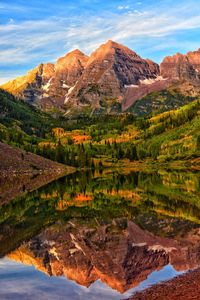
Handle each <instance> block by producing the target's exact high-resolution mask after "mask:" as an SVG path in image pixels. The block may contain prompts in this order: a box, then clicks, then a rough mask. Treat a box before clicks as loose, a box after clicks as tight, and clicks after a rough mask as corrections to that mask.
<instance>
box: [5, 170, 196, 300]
mask: <svg viewBox="0 0 200 300" xmlns="http://www.w3.org/2000/svg"><path fill="white" fill-rule="evenodd" d="M199 179H200V176H199V174H198V173H195V172H191V171H188V172H186V171H184V172H181V171H179V172H178V171H166V170H157V171H154V172H149V171H148V172H146V173H145V172H133V171H130V170H123V171H120V172H119V171H112V170H109V171H106V172H104V173H103V174H98V173H91V172H84V173H76V174H72V175H70V176H67V177H65V178H61V179H59V180H57V181H55V182H52V183H50V184H47V185H45V186H43V187H40V188H39V189H36V190H34V191H30V189H31V188H30V186H31V185H30V183H28V184H27V181H26V182H24V183H25V184H23V182H22V184H21V189H20V190H19V189H17V190H16V189H15V187H14V185H13V184H12V182H11V183H10V184H7V185H5V184H3V182H1V181H0V197H1V202H2V203H4V204H3V205H1V209H0V257H1V259H0V282H1V284H0V299H3V300H4V299H14V300H15V299H72V300H79V299H81V300H82V299H83V300H85V299H89V300H90V299H98V300H100V299H108V300H109V299H127V298H128V297H129V296H131V295H133V294H134V293H135V291H137V290H141V289H145V288H146V287H148V286H150V285H152V284H155V283H158V282H160V281H162V280H166V279H169V278H172V277H174V276H176V275H177V274H181V273H183V272H185V271H187V270H189V269H194V268H196V267H198V266H199V265H200V257H199V248H200V228H199V223H200V186H199ZM32 180H35V178H33V179H32ZM37 180H38V179H37ZM22 181H24V179H23V180H22ZM39 181H40V180H39ZM19 186H20V185H19ZM28 190H29V192H28Z"/></svg>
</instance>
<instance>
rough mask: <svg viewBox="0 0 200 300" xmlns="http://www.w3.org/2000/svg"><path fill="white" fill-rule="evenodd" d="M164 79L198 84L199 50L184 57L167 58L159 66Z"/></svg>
mask: <svg viewBox="0 0 200 300" xmlns="http://www.w3.org/2000/svg"><path fill="white" fill-rule="evenodd" d="M160 71H161V74H162V76H163V77H164V78H169V79H171V80H186V81H190V82H191V81H192V82H194V83H200V49H199V50H197V51H194V52H188V53H187V54H186V55H183V54H180V53H177V54H176V55H174V56H167V57H166V58H165V59H164V60H163V62H162V63H161V65H160Z"/></svg>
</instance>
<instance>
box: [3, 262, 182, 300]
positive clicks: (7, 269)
mask: <svg viewBox="0 0 200 300" xmlns="http://www.w3.org/2000/svg"><path fill="white" fill-rule="evenodd" d="M177 274H180V273H178V272H176V271H175V270H174V268H173V267H172V266H171V265H168V266H165V267H164V268H163V269H162V270H160V271H158V272H157V271H155V272H153V273H152V274H151V275H150V276H149V277H148V279H147V280H145V281H144V282H142V283H141V284H140V285H139V286H138V287H137V288H135V289H131V290H129V291H128V292H126V293H124V294H123V296H122V295H121V294H119V293H118V292H116V291H114V290H112V289H111V288H109V287H108V286H106V285H105V284H103V283H102V282H101V281H96V282H95V283H94V284H92V285H91V286H90V288H86V287H82V286H80V285H78V284H76V283H75V282H73V281H70V280H67V279H66V278H65V277H48V276H46V275H45V274H43V273H42V272H39V271H37V270H35V269H34V267H31V266H24V265H23V264H19V263H15V262H13V261H11V260H9V259H6V258H4V259H1V260H0V283H1V284H0V299H1V300H8V299H9V300H33V299H34V300H35V299H38V300H63V299H67V300H68V299H69V300H112V299H116V300H117V299H122V297H123V298H126V297H127V296H130V295H132V294H133V293H134V291H136V290H141V289H144V288H146V287H147V286H149V285H152V284H155V283H157V282H159V281H162V280H167V279H170V278H172V277H174V276H176V275H177Z"/></svg>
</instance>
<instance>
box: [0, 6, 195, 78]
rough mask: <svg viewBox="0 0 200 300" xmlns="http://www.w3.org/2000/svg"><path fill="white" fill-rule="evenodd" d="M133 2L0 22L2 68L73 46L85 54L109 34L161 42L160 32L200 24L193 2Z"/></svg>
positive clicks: (36, 60) (141, 41) (46, 57)
mask: <svg viewBox="0 0 200 300" xmlns="http://www.w3.org/2000/svg"><path fill="white" fill-rule="evenodd" d="M137 3H138V5H139V9H136V8H131V6H129V5H119V6H118V12H115V13H113V12H106V13H105V12H104V14H102V13H101V14H99V15H95V16H89V15H87V16H86V15H85V14H80V15H79V16H77V15H76V16H70V17H69V16H68V17H60V16H58V17H55V16H53V17H47V18H44V19H39V20H29V21H19V20H18V21H15V20H12V21H10V20H9V21H8V22H7V23H5V24H1V25H0V35H1V46H0V67H1V69H6V66H11V65H13V66H15V68H16V67H17V68H18V69H19V66H20V65H23V67H24V65H27V68H29V67H30V65H31V66H33V65H34V64H37V63H39V62H43V61H44V62H45V61H48V60H51V61H53V60H55V59H56V57H58V56H59V55H62V54H64V53H65V52H67V51H69V50H71V49H73V48H77V47H78V48H80V49H82V50H83V51H85V52H86V53H87V54H89V53H90V52H91V51H93V50H94V49H95V48H96V47H98V46H99V45H100V44H101V43H103V42H105V41H106V40H108V39H113V40H115V41H118V42H121V43H125V44H127V45H128V46H131V47H132V45H134V44H136V43H139V44H140V45H141V47H145V45H146V47H151V46H152V45H151V42H152V44H154V46H155V43H156V42H157V44H158V45H159V44H160V40H161V39H163V38H164V37H166V38H167V37H170V36H173V35H177V34H179V33H181V32H183V31H188V30H194V29H197V28H200V12H199V9H195V5H193V7H192V9H191V7H189V6H188V5H183V3H182V4H180V5H179V6H176V7H174V8H173V7H169V9H168V10H165V9H163V7H161V8H159V7H155V6H154V7H152V8H148V9H145V8H144V7H143V5H141V4H142V2H137ZM197 6H198V5H197ZM142 8H143V10H142ZM147 39H148V41H149V42H148V44H147ZM150 40H151V41H150ZM197 42H198V41H197ZM199 42H200V41H199ZM166 44H167V43H166ZM166 46H167V45H166ZM3 77H5V78H7V76H3ZM3 77H2V78H3ZM1 81H2V79H1Z"/></svg>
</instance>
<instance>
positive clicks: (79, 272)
mask: <svg viewBox="0 0 200 300" xmlns="http://www.w3.org/2000/svg"><path fill="white" fill-rule="evenodd" d="M198 234H199V230H191V231H190V232H189V234H185V235H184V236H183V237H178V239H177V240H173V239H170V238H163V237H159V236H155V235H153V234H152V233H150V232H149V231H147V230H142V229H141V228H140V227H139V226H137V225H136V224H135V223H133V222H132V221H126V220H125V219H120V218H118V219H114V220H113V221H112V222H110V223H107V224H104V225H100V224H99V226H98V227H95V226H94V224H93V226H91V225H90V226H89V224H84V223H82V225H81V224H80V223H78V222H77V220H76V219H72V220H71V221H69V222H68V223H66V224H60V225H59V224H56V225H53V226H51V227H49V228H47V229H46V230H44V231H43V232H41V233H40V234H39V235H37V236H36V237H34V238H32V239H31V240H30V241H28V242H24V243H23V244H22V245H21V246H20V247H19V248H18V249H16V250H14V251H13V252H11V253H9V254H8V257H9V258H10V259H12V260H15V261H17V262H20V263H23V264H27V265H34V266H35V267H36V268H37V269H38V270H40V271H42V272H44V273H46V274H48V275H49V276H63V275H64V276H66V277H67V278H68V279H70V280H74V281H75V282H77V283H78V284H80V285H82V286H86V287H89V286H90V285H91V284H92V283H94V282H95V281H97V280H101V281H102V282H104V283H105V284H107V285H108V286H110V287H111V288H112V289H115V290H117V291H119V292H120V293H124V292H125V291H127V290H129V289H130V288H133V287H136V286H138V285H139V284H140V283H141V282H142V281H144V280H146V279H147V277H148V276H149V275H150V274H151V273H152V272H154V271H158V270H160V269H162V268H163V267H164V266H166V265H168V264H169V263H170V264H171V265H173V267H174V268H175V269H176V270H179V271H183V270H186V269H189V268H195V267H196V266H198V264H199V255H198V251H199V249H198V242H199V237H198Z"/></svg>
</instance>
